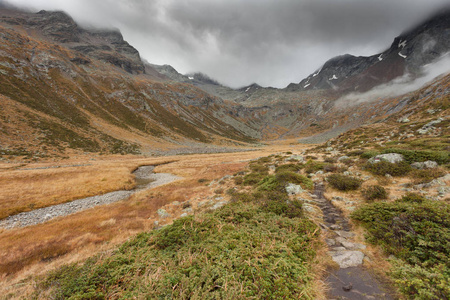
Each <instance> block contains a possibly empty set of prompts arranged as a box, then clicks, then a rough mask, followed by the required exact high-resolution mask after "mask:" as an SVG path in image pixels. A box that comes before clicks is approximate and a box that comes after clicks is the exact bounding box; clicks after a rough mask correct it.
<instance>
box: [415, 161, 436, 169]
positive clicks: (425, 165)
mask: <svg viewBox="0 0 450 300" xmlns="http://www.w3.org/2000/svg"><path fill="white" fill-rule="evenodd" d="M411 167H413V168H414V169H419V170H423V169H434V168H437V167H438V164H437V162H435V161H432V160H427V161H424V162H415V163H413V164H411Z"/></svg>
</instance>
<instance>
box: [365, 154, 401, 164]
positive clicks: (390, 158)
mask: <svg viewBox="0 0 450 300" xmlns="http://www.w3.org/2000/svg"><path fill="white" fill-rule="evenodd" d="M380 161H387V162H390V163H398V162H401V161H404V158H403V155H401V154H398V153H386V154H379V155H377V156H375V157H372V158H371V159H369V161H368V162H369V163H372V164H374V163H378V162H380Z"/></svg>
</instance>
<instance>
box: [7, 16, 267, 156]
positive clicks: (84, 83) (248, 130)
mask: <svg viewBox="0 0 450 300" xmlns="http://www.w3.org/2000/svg"><path fill="white" fill-rule="evenodd" d="M0 39H1V44H0V56H1V62H0V80H1V85H0V97H1V102H2V106H1V110H2V113H1V114H0V126H1V130H2V134H1V136H0V145H1V147H0V150H1V151H2V154H5V155H7V154H11V155H14V154H17V153H19V154H29V155H30V156H31V154H33V156H34V157H36V156H39V155H41V156H45V155H48V153H53V152H52V151H56V152H61V151H63V150H64V149H66V148H69V149H75V150H77V151H91V152H106V153H108V152H112V153H140V152H142V153H153V152H154V151H155V150H158V149H164V148H174V147H194V146H195V147H200V146H201V145H202V144H204V143H208V144H217V145H241V144H242V145H243V144H245V143H246V142H251V141H253V138H258V137H259V136H260V135H259V133H258V131H257V130H256V129H254V128H252V127H251V126H248V125H246V124H244V123H243V122H242V121H240V120H238V119H236V118H233V117H232V116H231V115H229V114H227V111H228V109H227V108H225V106H224V103H223V101H222V100H221V99H218V98H216V97H213V96H211V95H209V94H207V93H205V92H204V91H202V90H200V89H198V88H196V87H194V86H193V85H188V84H180V83H175V82H168V81H167V78H166V77H165V76H164V75H162V74H160V73H158V72H156V71H155V70H154V69H152V68H151V66H148V65H145V64H144V63H143V62H142V61H141V59H140V57H139V53H138V51H137V50H136V49H135V48H133V47H132V46H130V45H129V44H128V43H127V42H125V41H124V40H123V38H122V35H121V34H120V33H119V32H117V31H91V30H86V29H83V28H80V27H79V26H78V25H77V24H76V23H75V22H74V21H73V20H72V19H71V18H70V17H69V16H67V15H66V14H64V13H62V12H45V11H41V12H39V13H36V14H32V13H24V12H18V11H13V10H5V9H3V10H1V11H0ZM50 150H51V151H50Z"/></svg>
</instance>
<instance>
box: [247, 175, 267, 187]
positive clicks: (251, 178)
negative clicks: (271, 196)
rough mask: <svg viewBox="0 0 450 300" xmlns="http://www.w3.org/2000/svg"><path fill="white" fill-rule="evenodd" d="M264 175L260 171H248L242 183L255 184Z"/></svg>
mask: <svg viewBox="0 0 450 300" xmlns="http://www.w3.org/2000/svg"><path fill="white" fill-rule="evenodd" d="M264 177H265V175H264V174H261V173H249V174H247V175H245V176H244V178H243V182H242V184H243V185H255V184H257V183H258V182H260V181H261V180H262V179H263V178H264Z"/></svg>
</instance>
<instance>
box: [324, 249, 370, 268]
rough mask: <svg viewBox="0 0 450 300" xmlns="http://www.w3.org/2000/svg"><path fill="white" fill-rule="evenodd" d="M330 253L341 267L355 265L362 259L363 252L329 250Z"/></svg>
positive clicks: (360, 262)
mask: <svg viewBox="0 0 450 300" xmlns="http://www.w3.org/2000/svg"><path fill="white" fill-rule="evenodd" d="M330 255H331V258H332V259H333V261H335V262H336V263H337V264H338V265H339V267H340V268H341V269H345V268H350V267H357V266H359V265H361V264H362V263H363V259H364V253H362V252H361V251H331V252H330Z"/></svg>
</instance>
